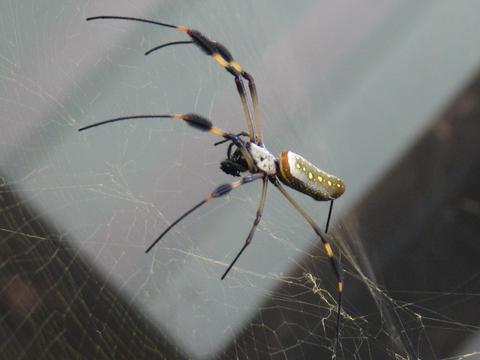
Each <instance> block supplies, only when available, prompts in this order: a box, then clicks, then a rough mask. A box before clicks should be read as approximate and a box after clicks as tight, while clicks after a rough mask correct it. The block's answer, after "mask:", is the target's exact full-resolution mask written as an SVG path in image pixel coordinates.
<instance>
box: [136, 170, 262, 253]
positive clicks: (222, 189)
mask: <svg viewBox="0 0 480 360" xmlns="http://www.w3.org/2000/svg"><path fill="white" fill-rule="evenodd" d="M263 176H264V175H263V173H256V174H252V175H247V176H245V177H243V178H241V179H240V180H237V181H234V182H231V183H229V184H223V185H220V186H218V187H217V188H216V189H215V190H213V191H212V192H211V193H210V194H209V195H208V196H207V197H206V198H205V199H203V200H202V201H200V202H199V203H198V204H197V205H195V206H194V207H192V208H191V209H190V210H188V211H187V212H185V213H184V214H183V215H182V216H180V217H179V218H178V219H177V220H175V221H174V222H173V223H171V224H170V226H169V227H167V228H166V229H165V231H164V232H162V233H161V234H160V236H159V237H158V238H157V239H156V240H155V241H154V242H153V243H152V244H151V245H150V246H149V247H148V248H147V250H146V251H145V253H148V252H149V251H150V250H152V248H153V247H154V246H155V245H156V244H157V243H158V242H159V241H160V240H161V239H162V238H163V237H164V236H165V235H166V234H167V233H168V232H169V231H170V230H171V229H172V228H173V227H174V226H175V225H177V224H178V223H179V222H180V221H182V220H183V219H184V218H186V217H187V216H188V215H190V214H191V213H192V212H194V211H195V210H197V209H198V208H199V207H201V206H202V205H204V204H206V203H207V202H209V201H210V200H213V199H215V198H218V197H221V196H224V195H227V194H228V193H229V192H230V191H232V190H233V189H236V188H238V187H239V186H241V185H243V184H248V183H250V182H252V181H255V180H258V179H260V178H262V177H263Z"/></svg>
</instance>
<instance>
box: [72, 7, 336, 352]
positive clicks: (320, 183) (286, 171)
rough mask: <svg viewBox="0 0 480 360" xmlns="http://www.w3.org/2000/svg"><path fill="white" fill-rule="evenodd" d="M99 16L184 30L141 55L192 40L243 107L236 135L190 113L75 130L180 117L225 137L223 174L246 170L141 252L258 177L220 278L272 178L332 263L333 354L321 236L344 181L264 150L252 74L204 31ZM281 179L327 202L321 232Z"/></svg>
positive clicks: (290, 155) (259, 211)
mask: <svg viewBox="0 0 480 360" xmlns="http://www.w3.org/2000/svg"><path fill="white" fill-rule="evenodd" d="M98 19H115V20H129V21H138V22H144V23H149V24H154V25H160V26H164V27H169V28H173V29H177V30H180V31H182V32H184V33H186V34H187V35H188V36H189V37H190V40H189V41H175V42H170V43H166V44H163V45H160V46H157V47H154V48H153V49H150V50H149V51H147V52H146V53H145V55H149V54H151V53H152V52H154V51H156V50H159V49H161V48H164V47H166V46H170V45H178V44H194V45H196V46H198V47H199V48H200V49H201V50H202V51H203V52H204V53H205V54H206V55H208V56H211V57H212V58H213V59H215V61H216V62H218V63H219V64H220V65H221V66H222V67H223V68H225V69H226V70H227V71H228V72H229V73H230V74H232V75H233V77H234V79H235V84H236V87H237V91H238V94H239V95H240V100H241V103H242V108H243V112H244V116H245V120H246V124H247V132H240V133H238V134H234V133H230V132H226V131H223V130H222V129H219V128H218V127H215V126H213V124H212V122H211V121H210V120H208V119H207V118H205V117H203V116H200V115H197V114H191V113H189V114H163V115H133V116H123V117H117V118H114V119H109V120H105V121H101V122H98V123H94V124H91V125H88V126H85V127H82V128H80V129H78V130H79V131H83V130H87V129H90V128H93V127H96V126H100V125H104V124H108V123H113V122H117V121H123V120H132V119H158V118H168V119H172V120H180V121H185V122H186V123H187V124H188V125H190V126H192V127H194V128H196V129H198V130H200V131H208V132H210V133H212V134H214V135H217V136H219V137H223V138H224V140H221V141H219V142H217V143H215V145H220V144H223V143H226V142H230V144H229V147H228V150H227V158H226V159H225V160H224V161H222V162H221V164H220V169H221V170H222V171H223V172H225V173H226V174H229V175H232V176H240V174H241V173H244V172H248V173H249V174H248V175H246V176H243V177H242V178H241V179H240V180H237V181H234V182H232V183H229V184H223V185H220V186H218V187H217V188H216V189H214V190H213V192H211V193H210V194H209V195H208V196H207V197H206V198H204V199H203V200H202V201H200V202H199V203H198V204H197V205H195V206H194V207H193V208H191V209H190V210H188V211H187V212H185V213H184V214H183V215H182V216H180V217H179V218H178V219H176V220H175V221H174V222H172V223H171V224H170V226H168V227H167V228H166V229H165V231H164V232H163V233H162V234H160V236H159V237H158V238H157V239H156V240H155V241H154V242H153V243H152V244H151V245H150V246H149V247H148V248H147V250H146V253H148V252H149V251H150V250H151V249H152V248H153V247H154V246H155V245H156V244H157V243H158V242H159V241H160V240H161V239H162V238H163V237H164V236H165V235H166V234H167V233H168V232H169V231H170V230H171V229H172V228H173V227H174V226H175V225H176V224H178V223H179V222H180V221H181V220H183V219H184V218H185V217H187V216H188V215H189V214H191V213H192V212H194V211H195V210H197V209H198V208H200V207H201V206H202V205H204V204H206V203H207V202H209V201H210V200H212V199H215V198H218V197H221V196H224V195H226V194H228V193H230V191H232V190H233V189H236V188H238V187H239V186H241V185H243V184H247V183H250V182H253V181H256V180H260V179H261V180H262V182H263V184H262V190H261V194H260V202H259V204H258V208H257V212H256V216H255V220H254V222H253V225H252V227H251V228H250V232H249V233H248V236H247V238H246V240H245V244H244V245H243V247H242V248H241V249H240V251H239V252H238V253H237V255H236V256H235V258H234V259H233V261H232V262H231V263H230V265H229V266H228V267H227V269H226V270H225V272H224V273H223V275H222V276H221V280H223V279H225V277H226V276H227V274H228V272H229V271H230V270H231V269H232V267H233V266H234V265H235V263H236V262H237V260H238V258H239V257H240V255H242V253H243V251H244V250H245V249H246V248H247V246H248V245H249V244H250V242H251V240H252V238H253V235H254V233H255V230H256V228H257V226H258V224H259V222H260V219H261V217H262V213H263V208H264V205H265V199H266V195H267V186H268V183H269V182H271V183H272V184H273V185H274V186H275V187H276V188H277V189H278V190H279V191H280V192H281V193H282V194H283V196H284V197H285V198H286V199H287V200H288V202H290V204H292V206H293V207H294V208H295V209H296V210H297V211H298V212H299V213H300V214H301V215H302V216H303V218H305V220H306V221H307V222H308V224H309V225H310V226H311V227H312V229H313V231H314V232H315V233H316V234H317V236H318V237H319V238H320V239H321V241H322V243H323V246H324V249H325V252H326V254H327V256H328V258H329V259H330V264H331V266H332V269H333V272H334V273H335V276H336V279H337V284H338V288H337V290H338V301H337V321H336V338H335V346H334V354H335V353H336V349H337V346H338V342H339V337H340V312H341V309H342V292H343V287H344V281H343V268H342V265H341V263H340V262H339V261H338V259H337V257H336V256H335V255H334V253H333V251H332V247H331V245H330V242H329V240H328V238H329V236H328V235H326V233H327V232H328V226H329V223H330V217H331V215H332V208H333V202H334V200H335V199H337V198H338V197H339V196H341V195H342V194H343V193H344V191H345V184H344V183H343V181H342V180H341V179H339V178H338V177H336V176H333V175H330V174H328V173H326V172H325V171H323V170H321V169H319V168H318V167H316V166H315V165H313V164H311V163H310V162H309V161H307V160H306V159H305V158H303V157H302V156H300V155H297V154H295V153H293V152H291V151H282V152H281V153H280V155H279V157H278V158H277V157H275V156H274V155H272V154H271V153H270V151H268V150H267V148H266V147H265V146H264V144H263V136H262V128H261V122H260V118H259V114H258V96H257V90H256V86H255V82H254V80H253V77H252V76H251V75H250V74H249V73H248V72H246V71H245V70H244V69H242V67H241V66H240V65H239V64H238V63H237V62H236V61H235V60H234V58H233V56H232V55H231V53H230V52H229V51H228V49H227V48H226V47H225V46H223V45H222V44H220V43H218V42H216V41H212V40H210V39H208V38H207V37H206V36H205V35H203V34H202V33H201V32H199V31H197V30H193V29H189V28H187V27H185V26H177V25H171V24H166V23H161V22H157V21H153V20H147V19H141V18H135V17H125V16H95V17H90V18H87V21H91V20H98ZM243 79H244V80H246V81H248V88H249V92H250V97H251V103H252V107H253V120H252V117H251V115H250V109H249V105H248V102H247V95H246V91H245V87H244V84H243ZM242 137H245V138H248V140H244V139H242ZM234 147H235V149H234ZM232 150H233V152H232ZM281 183H283V184H284V185H286V186H288V187H290V188H292V189H294V190H297V191H299V192H301V193H304V194H306V195H308V196H310V197H312V198H313V199H315V200H318V201H330V208H329V212H328V217H327V223H326V226H325V232H322V231H321V230H320V228H319V226H318V225H317V224H316V223H315V221H314V220H313V219H312V218H311V217H310V215H308V214H307V212H306V211H305V210H304V209H303V208H302V207H301V206H300V205H299V204H298V203H297V202H296V201H295V200H294V199H293V198H292V197H291V196H290V195H289V194H288V192H287V191H286V190H285V188H284V187H283V186H282V184H281Z"/></svg>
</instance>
